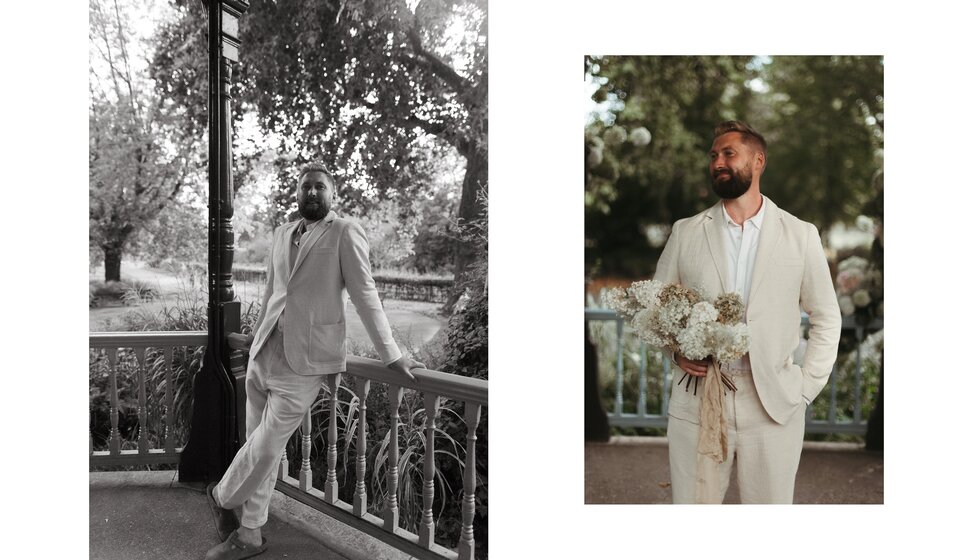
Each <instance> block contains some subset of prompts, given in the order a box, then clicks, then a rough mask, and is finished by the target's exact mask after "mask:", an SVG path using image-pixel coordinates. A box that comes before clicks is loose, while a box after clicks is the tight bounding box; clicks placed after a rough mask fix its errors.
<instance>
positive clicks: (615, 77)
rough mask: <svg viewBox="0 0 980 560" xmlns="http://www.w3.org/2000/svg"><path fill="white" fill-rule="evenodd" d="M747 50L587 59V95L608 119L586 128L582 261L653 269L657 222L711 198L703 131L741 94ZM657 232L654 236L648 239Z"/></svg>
mask: <svg viewBox="0 0 980 560" xmlns="http://www.w3.org/2000/svg"><path fill="white" fill-rule="evenodd" d="M750 61H751V57H747V56H742V57H729V56H721V57H715V56H696V57H672V56H668V57H652V56H641V57H636V56H615V57H611V56H610V57H606V56H604V57H586V60H585V76H586V79H587V80H589V81H592V82H594V83H595V84H596V86H597V88H596V91H595V93H594V94H593V100H595V101H596V102H597V103H606V104H609V105H610V106H611V108H612V112H611V115H605V116H606V117H607V118H608V119H609V120H602V119H601V118H597V119H595V120H593V122H591V123H590V124H588V125H587V126H586V130H585V158H586V184H585V201H586V206H585V224H586V226H585V229H586V269H587V270H589V269H591V270H592V271H593V273H598V274H606V275H622V276H628V277H641V276H649V275H651V274H652V273H653V268H654V266H655V265H656V262H657V257H658V256H659V253H660V248H662V245H663V243H662V241H664V240H665V239H666V236H665V235H664V234H662V233H661V234H659V235H655V234H657V232H658V229H657V228H659V227H660V226H662V225H664V224H668V225H669V224H670V223H672V222H673V221H674V220H676V219H679V218H682V217H685V216H688V215H690V214H691V213H693V212H696V211H700V210H703V209H704V208H707V207H708V206H710V205H711V204H713V203H714V201H715V198H714V195H713V194H711V191H710V189H709V184H708V182H707V169H708V166H707V155H706V154H707V153H708V150H709V148H710V146H711V131H712V129H713V128H714V126H715V125H716V124H717V123H718V121H719V120H721V119H722V118H735V116H736V115H737V114H739V113H740V112H741V111H740V110H741V108H742V107H744V106H745V105H746V103H747V100H746V97H747V96H749V95H750V93H749V92H747V91H746V90H745V89H743V88H742V87H741V84H742V83H743V82H744V81H745V80H747V79H748V78H749V77H750V75H751V71H750V70H749V68H748V64H749V62H750ZM657 237H659V238H660V242H658V241H657V239H655V238H657Z"/></svg>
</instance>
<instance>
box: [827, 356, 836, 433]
mask: <svg viewBox="0 0 980 560" xmlns="http://www.w3.org/2000/svg"><path fill="white" fill-rule="evenodd" d="M827 421H828V422H830V424H832V425H833V424H836V423H837V362H834V365H833V367H831V368H830V411H829V412H827Z"/></svg>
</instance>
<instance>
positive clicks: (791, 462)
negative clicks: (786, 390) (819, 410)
mask: <svg viewBox="0 0 980 560" xmlns="http://www.w3.org/2000/svg"><path fill="white" fill-rule="evenodd" d="M729 374H730V375H731V376H732V378H733V380H734V381H735V387H736V388H737V389H738V390H737V391H735V392H734V393H733V392H732V391H728V394H727V395H726V396H725V418H726V420H727V422H728V457H727V458H726V460H725V462H724V463H722V464H721V477H720V478H721V495H722V497H724V495H725V492H726V491H727V490H728V483H729V480H730V476H731V471H732V463H733V462H734V464H735V467H736V469H737V476H738V489H739V494H740V498H741V501H742V503H743V504H791V503H793V489H794V487H795V486H796V470H797V468H798V467H799V465H800V453H801V452H802V450H803V427H804V421H805V413H806V406H804V405H801V406H800V408H799V409H798V410H797V411H796V412H795V413H794V414H793V416H792V417H791V418H790V419H789V421H788V422H786V424H784V425H780V424H777V423H776V422H774V421H773V420H772V419H771V418H770V417H769V414H767V413H766V410H765V408H763V406H762V401H761V400H759V394H758V393H757V392H756V390H755V384H754V383H753V381H752V374H751V373H750V372H736V371H731V372H730V373H729ZM701 383H702V386H703V383H704V380H703V379H702V380H701ZM674 390H675V391H683V390H684V389H683V388H682V387H674ZM692 390H693V387H692ZM696 398H698V399H700V398H701V394H700V391H699V392H698V396H697V397H696ZM667 446H668V455H669V457H670V483H671V488H672V490H673V495H674V503H675V504H693V503H694V501H695V500H694V496H695V484H696V482H697V451H698V424H696V423H694V422H691V421H688V420H684V419H681V418H675V417H673V416H670V417H669V418H668V420H667Z"/></svg>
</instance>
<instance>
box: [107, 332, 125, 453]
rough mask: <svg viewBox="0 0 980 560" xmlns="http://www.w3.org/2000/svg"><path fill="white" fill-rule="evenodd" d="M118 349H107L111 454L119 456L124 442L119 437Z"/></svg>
mask: <svg viewBox="0 0 980 560" xmlns="http://www.w3.org/2000/svg"><path fill="white" fill-rule="evenodd" d="M118 350H119V349H118V348H108V349H106V355H107V356H108V358H109V407H110V408H109V424H110V430H109V454H110V455H119V450H120V448H121V447H122V440H121V439H120V437H119V388H118V386H117V384H116V361H117V359H118V356H117V355H116V353H117V352H118Z"/></svg>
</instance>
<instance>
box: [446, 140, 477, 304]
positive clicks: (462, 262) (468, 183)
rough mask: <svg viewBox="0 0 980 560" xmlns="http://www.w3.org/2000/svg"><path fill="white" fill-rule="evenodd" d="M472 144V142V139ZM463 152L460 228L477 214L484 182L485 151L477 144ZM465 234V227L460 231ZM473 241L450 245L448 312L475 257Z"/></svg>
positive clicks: (461, 292) (461, 241)
mask: <svg viewBox="0 0 980 560" xmlns="http://www.w3.org/2000/svg"><path fill="white" fill-rule="evenodd" d="M474 144H476V142H474ZM465 156H466V174H465V175H464V176H463V192H462V194H461V196H460V200H459V210H458V212H457V214H456V215H457V216H458V218H459V222H460V225H461V226H463V227H464V228H465V227H466V226H468V225H469V224H472V223H473V222H474V221H475V220H477V219H478V218H479V215H480V210H481V208H480V201H479V200H478V198H477V195H478V194H479V192H480V189H481V188H484V187H486V184H487V152H486V150H485V149H481V148H480V147H478V146H474V147H472V148H470V149H469V150H468V151H467V153H466V154H465ZM464 234H465V231H464ZM475 243H476V242H475V241H473V240H466V239H457V240H456V242H455V247H454V253H455V255H454V266H453V288H452V291H451V292H450V294H449V298H448V301H447V302H446V305H445V307H444V308H443V309H444V310H445V311H446V312H450V311H451V310H452V308H453V306H454V305H456V301H457V300H459V298H460V296H462V295H463V292H464V291H465V286H464V283H465V280H466V271H467V269H468V268H469V266H470V265H471V264H473V262H474V261H475V260H476V257H477V255H478V254H479V249H478V248H477V247H476V246H475Z"/></svg>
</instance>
